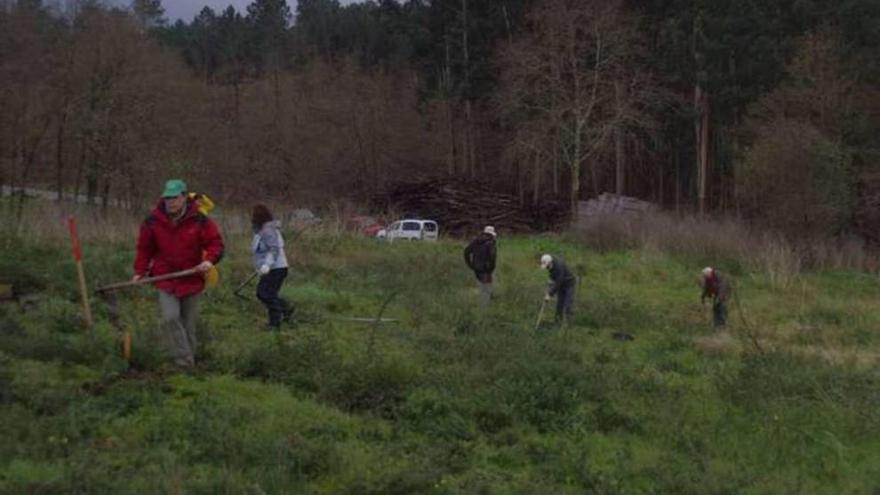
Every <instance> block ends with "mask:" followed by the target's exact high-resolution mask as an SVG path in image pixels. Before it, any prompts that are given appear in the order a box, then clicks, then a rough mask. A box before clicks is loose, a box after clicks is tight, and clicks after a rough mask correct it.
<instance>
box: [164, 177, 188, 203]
mask: <svg viewBox="0 0 880 495" xmlns="http://www.w3.org/2000/svg"><path fill="white" fill-rule="evenodd" d="M185 192H186V182H184V181H182V180H180V179H171V180H169V181H168V182H166V183H165V192H163V193H162V197H163V198H176V197H177V196H180V195H181V194H183V193H185Z"/></svg>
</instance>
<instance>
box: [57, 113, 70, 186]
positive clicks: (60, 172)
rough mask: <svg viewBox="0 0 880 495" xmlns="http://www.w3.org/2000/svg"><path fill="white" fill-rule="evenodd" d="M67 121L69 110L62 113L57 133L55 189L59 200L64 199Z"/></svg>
mask: <svg viewBox="0 0 880 495" xmlns="http://www.w3.org/2000/svg"><path fill="white" fill-rule="evenodd" d="M66 122H67V111H64V112H63V113H62V114H61V120H59V122H58V129H57V132H56V134H55V190H56V191H57V192H58V201H61V200H62V199H64V126H65V124H66Z"/></svg>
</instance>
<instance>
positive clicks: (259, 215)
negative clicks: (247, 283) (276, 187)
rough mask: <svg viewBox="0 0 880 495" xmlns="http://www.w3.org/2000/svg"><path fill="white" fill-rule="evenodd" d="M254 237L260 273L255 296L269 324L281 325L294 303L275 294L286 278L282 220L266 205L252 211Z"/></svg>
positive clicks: (277, 327) (275, 326)
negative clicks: (260, 303) (262, 306)
mask: <svg viewBox="0 0 880 495" xmlns="http://www.w3.org/2000/svg"><path fill="white" fill-rule="evenodd" d="M251 226H252V227H253V229H254V239H253V243H252V244H251V251H252V252H253V254H254V266H255V268H256V269H257V271H258V272H260V283H259V284H257V299H259V300H260V301H261V302H262V303H263V304H264V305H265V306H266V309H267V310H268V312H269V327H270V328H271V329H273V330H278V329H279V328H281V322H282V321H285V322H287V321H290V317H291V315H292V314H293V306H291V305H290V303H288V302H287V301H285V300H284V299H282V298H281V297H279V296H278V293H279V292H280V291H281V286H282V285H283V284H284V279H285V278H287V256H286V255H285V254H284V237H283V236H282V235H281V222H279V221H277V220H274V219H273V218H272V213H271V212H270V211H269V208H267V207H266V205H256V206H254V210H253V213H252V214H251Z"/></svg>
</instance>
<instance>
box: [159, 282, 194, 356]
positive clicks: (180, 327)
mask: <svg viewBox="0 0 880 495" xmlns="http://www.w3.org/2000/svg"><path fill="white" fill-rule="evenodd" d="M159 311H160V313H161V316H162V331H163V333H164V334H165V338H166V339H167V342H168V347H169V349H168V350H169V352H170V353H171V355H172V356H173V357H174V363H175V364H177V365H178V366H187V367H189V366H193V365H194V364H195V362H196V359H195V356H196V345H197V344H198V342H197V341H196V319H197V318H198V313H199V295H198V294H193V295H191V296H186V297H182V298H178V297H177V296H175V295H174V294H169V293H167V292H163V291H159Z"/></svg>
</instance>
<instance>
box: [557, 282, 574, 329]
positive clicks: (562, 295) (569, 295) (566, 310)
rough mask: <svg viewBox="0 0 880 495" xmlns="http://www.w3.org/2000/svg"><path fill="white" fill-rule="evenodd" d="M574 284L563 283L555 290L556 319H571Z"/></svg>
mask: <svg viewBox="0 0 880 495" xmlns="http://www.w3.org/2000/svg"><path fill="white" fill-rule="evenodd" d="M574 288H575V284H574V283H570V284H566V285H563V286H562V287H560V288H559V290H558V291H557V292H556V321H566V322H568V321H571V316H572V313H573V308H574Z"/></svg>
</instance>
